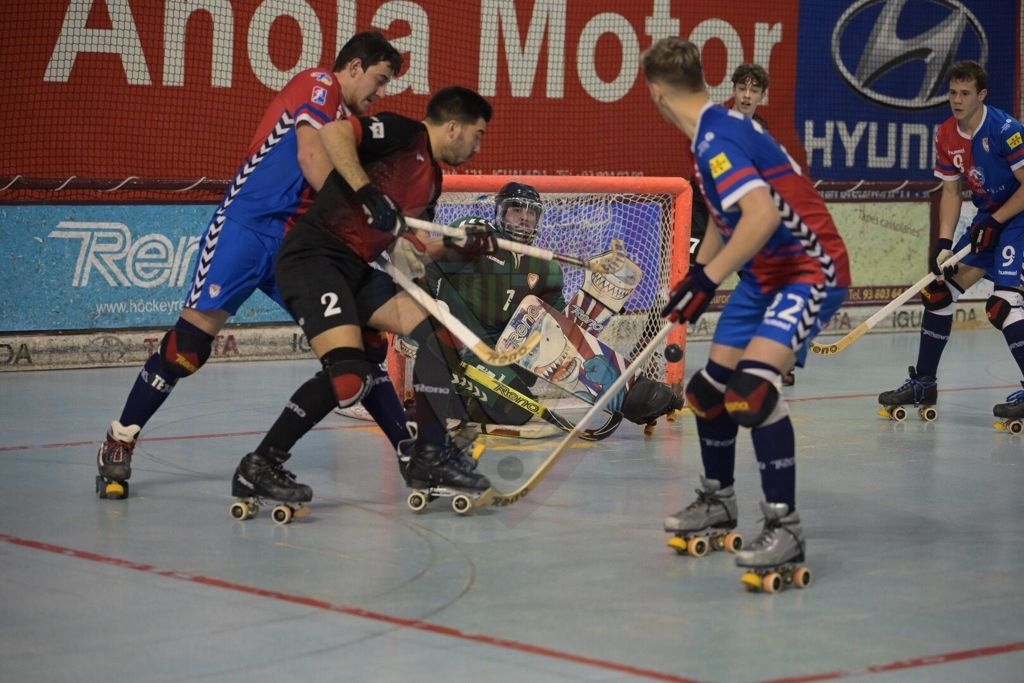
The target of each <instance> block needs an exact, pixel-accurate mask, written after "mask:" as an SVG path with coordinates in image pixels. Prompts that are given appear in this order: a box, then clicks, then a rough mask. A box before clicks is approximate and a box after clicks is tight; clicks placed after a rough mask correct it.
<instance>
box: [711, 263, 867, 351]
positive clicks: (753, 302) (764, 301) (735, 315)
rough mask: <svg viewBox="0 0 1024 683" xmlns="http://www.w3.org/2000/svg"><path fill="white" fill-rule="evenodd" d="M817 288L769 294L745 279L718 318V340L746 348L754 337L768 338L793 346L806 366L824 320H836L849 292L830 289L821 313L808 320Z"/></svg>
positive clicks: (798, 286) (787, 288)
mask: <svg viewBox="0 0 1024 683" xmlns="http://www.w3.org/2000/svg"><path fill="white" fill-rule="evenodd" d="M813 289H814V287H813V286H812V285H808V284H791V285H786V286H784V287H780V288H779V289H775V290H772V291H771V292H767V293H765V292H762V291H761V290H760V288H759V287H758V286H756V285H754V284H752V283H750V282H749V281H748V280H742V279H741V280H740V282H739V284H738V285H737V286H736V289H735V291H733V293H732V296H730V297H729V301H728V302H727V303H726V304H725V309H724V310H723V311H722V316H721V317H720V318H719V319H718V326H717V327H716V328H715V336H714V340H713V341H714V343H715V344H720V345H722V346H732V347H735V348H739V349H743V348H746V346H747V344H749V343H750V340H751V339H753V338H754V337H764V338H766V339H771V340H772V341H777V342H778V343H780V344H782V345H783V346H788V347H789V348H791V349H793V351H794V352H795V353H796V363H797V365H798V366H800V367H803V365H804V361H805V360H806V358H807V348H808V345H809V344H810V343H811V340H812V339H814V338H815V337H816V336H817V335H818V333H819V332H821V327H822V321H825V322H828V321H829V320H831V319H832V316H833V315H835V312H836V311H838V310H839V307H840V306H841V305H842V303H843V301H845V300H846V295H847V294H848V290H847V289H846V288H845V287H834V288H831V289H827V290H826V294H825V300H824V301H823V302H821V305H820V310H819V312H818V315H816V316H814V317H813V318H812V319H808V318H805V317H804V315H805V313H806V312H807V309H808V306H809V304H810V297H811V292H812V290H813Z"/></svg>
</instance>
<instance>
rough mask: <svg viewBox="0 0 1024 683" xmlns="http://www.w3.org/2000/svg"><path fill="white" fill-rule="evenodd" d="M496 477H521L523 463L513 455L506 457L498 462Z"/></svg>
mask: <svg viewBox="0 0 1024 683" xmlns="http://www.w3.org/2000/svg"><path fill="white" fill-rule="evenodd" d="M498 475H499V476H500V477H501V478H502V479H518V478H519V477H521V476H523V461H522V460H520V459H519V458H517V457H516V456H514V455H507V456H505V457H504V458H502V459H501V460H499V461H498Z"/></svg>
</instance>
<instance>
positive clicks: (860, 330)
mask: <svg viewBox="0 0 1024 683" xmlns="http://www.w3.org/2000/svg"><path fill="white" fill-rule="evenodd" d="M970 251H971V245H969V244H968V245H966V246H965V247H964V248H962V249H961V250H960V251H958V252H956V253H955V254H953V255H952V256H950V257H949V258H948V259H946V260H945V261H943V262H942V266H941V268H948V267H950V266H955V265H956V264H957V263H959V262H960V259H962V258H963V257H965V256H967V254H969V253H970ZM936 277H938V276H937V275H935V273H928V274H927V275H925V276H924V277H923V278H921V279H920V280H918V281H917V282H915V283H914V284H912V285H910V287H908V288H907V289H906V290H905V291H904V292H903V293H902V294H900V295H899V296H898V297H896V298H895V299H893V300H892V301H890V302H889V303H887V304H886V305H885V306H882V308H880V309H878V310H877V311H876V312H875V313H873V314H872V315H871V317H870V318H868V319H867V320H865V321H864V322H862V323H861V324H860V325H857V327H855V328H853V329H852V330H850V331H849V332H848V333H847V334H846V336H844V337H842V338H841V339H839V340H838V341H836V342H835V343H833V344H819V343H818V342H814V341H812V342H811V351H813V352H814V353H816V354H818V355H819V356H835V355H836V354H839V353H842V352H843V351H845V350H846V349H848V348H850V346H851V345H852V344H853V343H854V342H855V341H857V340H858V339H860V338H861V337H863V336H864V335H865V334H867V333H868V332H869V331H870V330H872V329H874V327H875V325H877V324H878V323H880V322H881V321H882V320H883V319H884V318H885V317H886V316H887V315H889V314H890V313H892V312H893V311H895V310H896V309H897V308H899V307H900V306H902V305H903V304H905V303H907V302H908V301H910V300H911V299H912V298H914V296H915V295H916V294H918V293H919V292H920V291H921V290H922V289H924V288H925V287H926V286H928V284H929V283H931V281H932V280H934V279H935V278H936Z"/></svg>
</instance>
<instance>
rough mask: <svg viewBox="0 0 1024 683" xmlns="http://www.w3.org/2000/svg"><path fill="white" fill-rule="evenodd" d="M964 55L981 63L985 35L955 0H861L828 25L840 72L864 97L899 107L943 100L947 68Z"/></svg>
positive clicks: (923, 105) (924, 106)
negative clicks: (830, 26) (830, 28)
mask: <svg viewBox="0 0 1024 683" xmlns="http://www.w3.org/2000/svg"><path fill="white" fill-rule="evenodd" d="M908 5H910V7H909V9H908ZM904 10H908V11H904ZM964 59H973V60H975V61H977V62H979V63H981V64H982V65H983V66H984V65H985V63H986V62H987V61H988V38H987V37H986V35H985V31H984V30H983V29H982V27H981V22H979V21H978V19H977V17H975V16H974V14H973V13H971V11H970V10H969V9H967V8H966V7H965V6H964V5H962V4H961V3H959V2H957V1H956V0H859V2H855V3H854V4H853V5H852V6H850V8H849V9H847V10H846V11H845V12H843V15H842V16H841V17H839V21H837V22H836V26H835V29H833V31H832V60H833V61H834V62H835V64H836V67H837V68H838V69H839V72H840V73H841V74H842V75H843V78H845V79H846V81H847V82H848V83H849V84H850V85H851V86H852V87H853V89H854V90H856V91H857V92H858V93H860V94H861V95H863V96H864V97H867V98H868V99H871V100H874V101H876V102H881V103H882V104H887V105H890V106H892V107H898V108H900V109H928V108H929V107H935V106H937V105H940V104H943V103H945V102H946V87H945V83H946V72H947V71H948V69H949V67H950V66H951V65H952V64H953V63H954V62H956V61H960V60H964Z"/></svg>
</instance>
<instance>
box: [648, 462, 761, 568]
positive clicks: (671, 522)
mask: <svg viewBox="0 0 1024 683" xmlns="http://www.w3.org/2000/svg"><path fill="white" fill-rule="evenodd" d="M700 481H701V484H702V485H703V486H704V488H703V489H697V499H696V500H694V501H693V502H692V503H690V504H689V505H687V506H686V508H685V509H683V510H680V511H679V512H677V513H676V514H674V515H672V516H670V517H666V518H665V531H670V532H672V533H673V534H675V535H674V536H672V538H670V539H668V546H669V547H670V548H673V549H674V550H675V551H676V552H677V553H679V554H680V555H684V554H686V553H689V554H690V555H693V556H694V557H703V556H704V555H706V554H707V552H708V550H709V549H714V550H728V551H729V552H736V551H737V550H739V549H740V546H742V545H743V537H742V536H740V535H739V534H737V533H735V532H733V531H732V529H735V528H736V493H735V492H734V491H733V488H732V486H727V487H725V488H722V485H721V483H720V482H719V481H718V480H716V479H706V478H705V477H701V478H700Z"/></svg>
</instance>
